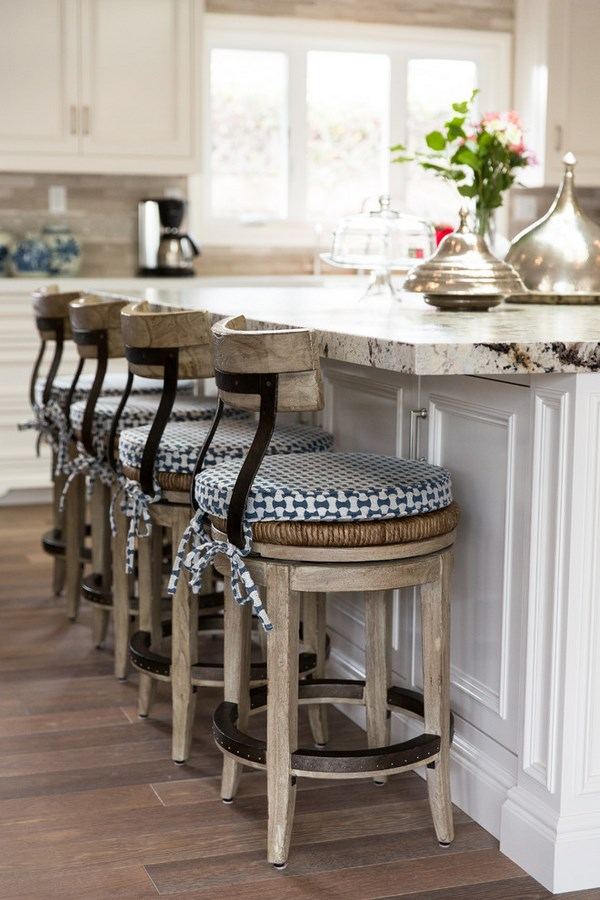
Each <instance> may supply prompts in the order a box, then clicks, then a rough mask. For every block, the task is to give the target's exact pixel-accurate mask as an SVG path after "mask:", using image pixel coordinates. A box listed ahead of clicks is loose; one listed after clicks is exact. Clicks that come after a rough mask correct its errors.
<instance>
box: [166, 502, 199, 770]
mask: <svg viewBox="0 0 600 900" xmlns="http://www.w3.org/2000/svg"><path fill="white" fill-rule="evenodd" d="M189 520H190V510H189V509H188V508H187V507H184V508H182V509H180V510H177V511H176V512H175V518H174V524H173V531H172V534H173V553H176V552H177V547H178V546H179V542H180V541H181V538H182V536H183V533H184V531H185V529H186V528H187V526H188V525H189ZM172 616H173V632H172V637H171V691H172V704H173V750H172V756H173V760H174V761H175V762H176V763H180V764H181V763H184V762H185V761H186V760H187V758H188V757H189V755H190V747H191V743H192V727H193V724H194V713H195V710H196V693H195V689H194V687H193V685H192V672H191V667H192V665H194V663H196V662H197V661H198V597H197V596H196V595H195V594H193V593H192V592H191V591H190V589H189V587H188V582H187V577H186V573H185V571H184V572H182V574H181V577H180V579H179V581H178V583H177V590H176V592H175V595H174V597H173V606H172Z"/></svg>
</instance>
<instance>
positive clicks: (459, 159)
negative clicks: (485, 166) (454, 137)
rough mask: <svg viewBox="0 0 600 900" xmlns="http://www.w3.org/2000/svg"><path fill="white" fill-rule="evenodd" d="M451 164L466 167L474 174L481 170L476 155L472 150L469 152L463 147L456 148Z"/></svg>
mask: <svg viewBox="0 0 600 900" xmlns="http://www.w3.org/2000/svg"><path fill="white" fill-rule="evenodd" d="M451 162H453V163H458V165H460V166H468V167H469V168H470V169H473V171H474V172H479V171H480V170H481V160H480V159H479V157H478V156H477V154H475V153H473V151H472V150H469V148H468V147H465V146H462V147H459V148H458V150H457V151H456V153H455V154H454V156H453V157H452V159H451Z"/></svg>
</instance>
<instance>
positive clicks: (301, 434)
mask: <svg viewBox="0 0 600 900" xmlns="http://www.w3.org/2000/svg"><path fill="white" fill-rule="evenodd" d="M209 430H210V422H206V423H204V422H200V423H190V422H172V423H169V425H167V427H166V428H165V431H164V434H163V436H162V439H161V442H160V446H159V448H158V451H157V454H156V466H155V469H156V471H157V472H169V473H171V474H183V475H188V474H189V475H191V474H192V472H193V471H194V466H195V465H196V459H197V458H198V454H199V453H200V450H201V449H202V446H203V444H204V441H205V439H206V435H207V434H208V432H209ZM148 432H149V426H147V425H146V426H143V427H141V428H131V429H129V428H128V429H127V430H126V431H123V433H122V434H121V436H120V438H119V460H120V462H121V465H123V466H128V467H130V468H132V469H138V468H139V467H140V465H141V461H142V454H143V452H144V447H145V445H146V440H147V438H148ZM255 433H256V424H255V423H254V422H248V421H238V420H235V419H224V420H222V421H221V422H220V424H219V427H218V429H217V431H216V434H215V436H214V438H213V441H212V444H211V446H210V449H209V452H208V454H207V456H206V459H205V462H204V465H206V466H214V465H215V464H216V463H218V462H221V461H223V460H231V459H242V458H243V457H245V456H246V454H247V452H248V449H249V447H250V444H251V443H252V439H253V438H254V435H255ZM332 446H333V437H332V435H330V434H328V433H327V432H326V431H323V429H322V428H317V427H315V426H312V425H280V426H279V427H277V428H276V429H275V431H274V433H273V437H272V439H271V443H270V444H269V448H268V450H267V453H268V454H282V453H313V452H318V451H322V450H330V449H331V447H332Z"/></svg>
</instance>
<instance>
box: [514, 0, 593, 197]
mask: <svg viewBox="0 0 600 900" xmlns="http://www.w3.org/2000/svg"><path fill="white" fill-rule="evenodd" d="M598 35H600V3H599V2H598V0H517V4H516V20H515V78H514V95H515V100H514V102H515V108H516V109H517V110H518V111H519V112H520V113H521V115H522V117H523V120H524V122H525V126H526V129H527V143H528V145H529V146H530V147H531V148H532V149H533V150H534V151H535V153H536V155H537V156H538V157H539V160H540V163H541V165H540V166H536V167H535V168H531V169H525V170H524V171H523V173H522V176H521V180H522V181H523V182H524V183H526V184H528V185H530V186H532V187H536V186H538V185H540V184H550V185H556V184H557V183H558V182H559V181H560V179H561V177H562V173H563V165H562V158H563V156H564V154H565V153H566V152H567V150H570V151H571V152H572V153H574V154H575V156H576V157H577V161H578V163H577V181H578V183H579V184H580V185H588V186H597V185H600V119H599V118H598V115H597V106H598V97H600V54H598Z"/></svg>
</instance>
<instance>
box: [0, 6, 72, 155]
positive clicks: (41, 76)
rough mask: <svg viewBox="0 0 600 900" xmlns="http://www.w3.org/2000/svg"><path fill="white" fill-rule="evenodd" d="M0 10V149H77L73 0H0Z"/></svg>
mask: <svg viewBox="0 0 600 900" xmlns="http://www.w3.org/2000/svg"><path fill="white" fill-rule="evenodd" d="M0 10H1V13H2V19H1V21H2V27H1V28H0V84H1V85H2V90H0V153H2V154H8V155H11V162H12V159H17V160H19V159H20V157H21V155H28V156H29V155H30V156H31V158H32V159H35V160H40V158H43V157H44V156H46V155H50V154H52V155H55V154H61V155H65V154H66V155H72V154H75V153H77V151H78V138H77V121H76V119H77V95H78V88H77V82H78V71H77V54H78V35H77V0H20V2H18V3H14V2H13V0H0ZM12 154H18V156H15V157H13V156H12ZM1 165H2V168H3V169H6V168H12V165H11V166H7V164H6V160H5V159H2V162H1ZM36 165H38V166H39V162H37V163H36ZM18 168H21V166H18Z"/></svg>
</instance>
